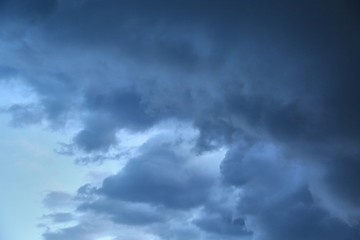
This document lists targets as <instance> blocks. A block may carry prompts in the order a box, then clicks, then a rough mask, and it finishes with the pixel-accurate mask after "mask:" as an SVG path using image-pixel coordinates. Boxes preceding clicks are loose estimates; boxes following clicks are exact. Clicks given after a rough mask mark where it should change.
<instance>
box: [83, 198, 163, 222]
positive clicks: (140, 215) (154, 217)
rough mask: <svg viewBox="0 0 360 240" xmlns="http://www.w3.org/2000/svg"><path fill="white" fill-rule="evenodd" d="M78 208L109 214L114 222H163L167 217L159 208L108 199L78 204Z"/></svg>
mask: <svg viewBox="0 0 360 240" xmlns="http://www.w3.org/2000/svg"><path fill="white" fill-rule="evenodd" d="M79 210H80V211H89V210H91V211H94V212H96V213H98V214H104V215H107V216H109V217H110V218H111V219H112V221H113V222H115V223H118V224H125V225H135V226H136V225H148V224H152V223H159V222H164V221H165V220H166V219H167V218H168V217H167V216H166V215H165V214H164V213H161V209H158V208H154V207H151V206H148V205H144V204H129V203H126V202H121V201H114V200H109V199H101V200H97V201H95V202H90V203H83V204H82V205H80V206H79Z"/></svg>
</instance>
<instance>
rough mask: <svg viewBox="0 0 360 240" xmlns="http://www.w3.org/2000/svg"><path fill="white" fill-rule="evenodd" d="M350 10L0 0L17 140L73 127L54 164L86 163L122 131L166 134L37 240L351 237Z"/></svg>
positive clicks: (269, 4) (315, 5)
mask: <svg viewBox="0 0 360 240" xmlns="http://www.w3.org/2000/svg"><path fill="white" fill-rule="evenodd" d="M359 8H360V5H359V3H357V2H356V1H350V0H349V1H301V2H300V1H247V0H244V1H212V0H211V1H177V0H175V1H162V0H155V1H140V0H139V1H115V0H109V1H106V2H104V1H98V0H82V1H80V0H77V1H67V0H58V1H55V0H54V1H45V0H36V1H26V3H23V2H22V1H10V0H8V1H0V12H1V14H0V15H1V17H0V18H1V21H0V22H1V23H0V26H1V27H0V28H1V30H0V51H1V55H2V57H1V60H0V81H2V82H15V81H18V82H21V84H23V85H25V86H27V87H28V88H29V89H30V91H31V92H32V93H33V94H35V96H36V98H34V99H33V100H32V101H30V102H19V103H16V104H11V105H7V106H4V107H3V108H2V111H3V112H7V113H9V114H11V115H12V117H13V122H14V123H15V125H16V126H26V125H29V124H46V125H47V126H48V127H49V128H50V129H62V128H72V127H74V128H76V129H77V130H76V133H75V135H74V136H73V139H72V141H71V142H70V143H66V144H65V145H64V147H65V148H66V149H64V151H62V152H63V153H65V152H67V153H68V154H70V153H71V154H75V155H76V154H87V156H90V158H91V157H92V156H93V157H94V158H93V159H94V161H96V159H106V156H107V154H108V153H109V152H112V151H115V150H118V148H119V145H121V143H123V142H126V141H127V139H120V138H119V132H120V131H123V130H125V131H128V132H130V133H131V134H144V135H147V134H148V133H149V131H152V130H154V129H162V131H165V132H166V134H165V135H164V134H155V135H157V136H152V137H150V138H149V140H148V141H146V143H144V144H140V145H141V146H139V147H138V148H136V150H135V152H136V153H135V154H134V155H133V156H129V157H128V158H126V163H125V166H123V165H121V164H119V170H118V172H117V173H116V174H114V175H112V176H108V177H106V178H105V179H104V181H103V182H102V184H101V185H100V186H99V185H96V184H93V183H89V184H88V185H86V186H83V187H81V188H80V189H79V191H78V193H74V196H73V198H74V200H73V203H72V204H73V207H74V208H76V210H75V215H76V216H71V217H69V216H70V215H66V214H68V213H60V212H59V213H57V214H59V215H56V216H55V215H53V216H52V217H49V219H53V222H55V223H56V222H59V221H60V222H63V221H65V222H66V221H67V220H68V221H69V222H71V221H74V219H75V222H76V224H75V225H71V226H67V227H60V228H59V229H58V231H52V230H47V231H46V232H45V233H44V239H46V240H60V239H94V238H96V237H101V236H110V237H112V238H113V239H124V236H123V235H121V234H120V232H121V231H122V229H123V228H126V227H127V226H131V227H130V229H133V230H134V229H136V231H135V230H134V231H130V230H129V232H128V233H127V234H128V235H127V236H126V237H127V238H128V239H132V238H134V239H179V240H180V239H189V238H191V239H254V240H265V239H266V240H269V239H270V240H272V239H274V240H275V239H276V240H282V239H284V240H286V239H299V240H300V239H314V240H321V239H324V240H325V239H326V240H331V239H334V240H335V239H345V240H355V239H359V235H360V230H359V217H360V188H359V184H360V160H359V156H360V152H359V150H358V147H359V144H360V127H359V122H360V111H359V107H358V104H359V103H360V97H359V96H360V95H359V94H358V89H359V88H360V86H359V81H358V80H359V70H358V64H359V56H360V55H359V54H360V53H359V51H360V47H359V42H360V41H359V40H360V39H359V38H360V28H359V27H360V26H359V25H360V19H359V14H357V13H358V11H359V10H360V9H359ZM166 123H171V124H170V125H171V126H172V127H164V126H167V125H166ZM174 126H175V127H174ZM179 126H187V127H185V128H184V127H179ZM189 129H191V131H189ZM65 150H67V151H65ZM224 151H225V152H226V154H225V156H223V154H221V153H223V152H224ZM218 157H220V158H221V159H218ZM222 158H223V159H222ZM220 162H221V163H220ZM219 163H220V164H219ZM120 165H121V166H123V167H120ZM214 168H215V169H217V171H212V170H210V169H214ZM68 197H69V196H68V195H67V194H66V193H59V192H54V193H51V194H50V195H48V196H47V198H46V199H45V203H46V205H47V206H48V207H51V208H54V209H57V208H58V205H61V202H62V201H63V199H64V198H66V199H67V200H66V201H70V200H69V198H68ZM70 205H71V204H70ZM89 219H98V220H97V221H89ZM99 219H100V220H99ZM55 223H54V224H55ZM50 225H51V224H50ZM110 226H111V227H110ZM95 229H98V230H95ZM137 234H138V235H137Z"/></svg>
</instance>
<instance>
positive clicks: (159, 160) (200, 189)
mask: <svg viewBox="0 0 360 240" xmlns="http://www.w3.org/2000/svg"><path fill="white" fill-rule="evenodd" d="M161 138H162V137H161V136H158V137H156V138H155V139H151V140H149V142H148V143H147V144H149V145H155V146H151V147H149V149H146V150H145V152H144V153H142V154H141V155H140V156H138V157H136V158H134V159H131V160H129V162H128V163H127V164H126V165H125V167H124V168H123V169H122V170H121V171H120V172H119V173H117V174H116V175H114V176H110V177H108V178H106V179H105V180H104V182H103V184H102V186H101V188H100V189H98V191H99V193H101V194H102V195H104V196H106V197H109V198H112V199H120V200H124V201H130V202H143V203H150V204H154V205H155V206H156V205H159V206H166V207H170V208H180V209H181V208H191V207H196V206H198V205H200V204H201V203H203V202H204V201H205V200H206V199H207V195H208V194H209V193H210V188H211V186H212V182H213V179H212V178H211V176H206V175H204V176H203V175H202V174H201V173H197V172H196V171H194V170H193V169H189V168H187V167H186V161H187V159H186V156H181V155H179V153H177V152H176V151H175V150H174V149H172V148H174V147H178V146H177V145H175V146H171V143H166V142H165V143H164V142H162V141H164V140H162V139H161Z"/></svg>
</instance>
